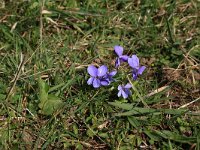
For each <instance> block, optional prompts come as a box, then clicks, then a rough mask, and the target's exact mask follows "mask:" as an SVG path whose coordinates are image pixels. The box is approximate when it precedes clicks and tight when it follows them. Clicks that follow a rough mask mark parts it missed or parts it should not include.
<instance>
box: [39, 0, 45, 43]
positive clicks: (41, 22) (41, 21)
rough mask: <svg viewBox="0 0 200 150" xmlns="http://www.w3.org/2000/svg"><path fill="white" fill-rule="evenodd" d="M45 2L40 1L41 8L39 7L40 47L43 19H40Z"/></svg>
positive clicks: (43, 0)
mask: <svg viewBox="0 0 200 150" xmlns="http://www.w3.org/2000/svg"><path fill="white" fill-rule="evenodd" d="M44 4H45V0H41V7H40V44H41V45H42V41H43V18H42V11H43V9H44Z"/></svg>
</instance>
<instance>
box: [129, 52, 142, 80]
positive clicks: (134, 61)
mask: <svg viewBox="0 0 200 150" xmlns="http://www.w3.org/2000/svg"><path fill="white" fill-rule="evenodd" d="M128 64H129V65H130V66H131V67H132V68H133V79H134V80H136V79H137V77H138V75H141V74H142V73H143V71H144V70H145V69H146V67H145V66H140V64H139V58H138V57H137V56H136V55H132V57H131V58H128Z"/></svg>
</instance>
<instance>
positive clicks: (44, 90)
mask: <svg viewBox="0 0 200 150" xmlns="http://www.w3.org/2000/svg"><path fill="white" fill-rule="evenodd" d="M38 86H39V100H40V103H39V104H38V106H39V108H40V109H41V110H40V113H41V114H43V115H52V114H53V112H54V111H56V110H58V109H59V108H61V106H62V105H63V102H62V101H61V100H60V99H59V98H58V97H57V96H55V95H52V94H51V95H49V94H48V90H49V86H48V84H47V83H45V82H44V81H43V80H42V79H41V78H39V79H38Z"/></svg>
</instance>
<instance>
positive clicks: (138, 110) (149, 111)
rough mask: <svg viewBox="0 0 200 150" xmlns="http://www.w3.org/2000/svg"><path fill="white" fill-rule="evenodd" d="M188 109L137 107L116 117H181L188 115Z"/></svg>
mask: <svg viewBox="0 0 200 150" xmlns="http://www.w3.org/2000/svg"><path fill="white" fill-rule="evenodd" d="M186 112H187V110H186V109H153V108H140V107H135V108H133V109H132V110H129V111H126V112H122V113H117V114H115V116H132V115H145V114H152V113H156V114H171V115H181V114H183V113H186Z"/></svg>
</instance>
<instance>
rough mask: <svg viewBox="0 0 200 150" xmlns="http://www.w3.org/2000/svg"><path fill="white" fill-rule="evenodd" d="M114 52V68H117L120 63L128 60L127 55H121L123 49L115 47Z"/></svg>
mask: <svg viewBox="0 0 200 150" xmlns="http://www.w3.org/2000/svg"><path fill="white" fill-rule="evenodd" d="M114 51H115V53H116V54H117V56H118V57H117V59H116V61H115V67H116V68H118V67H119V66H120V64H121V62H126V61H127V60H128V56H127V55H122V54H123V51H124V49H123V47H121V46H118V45H116V46H115V47H114Z"/></svg>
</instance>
